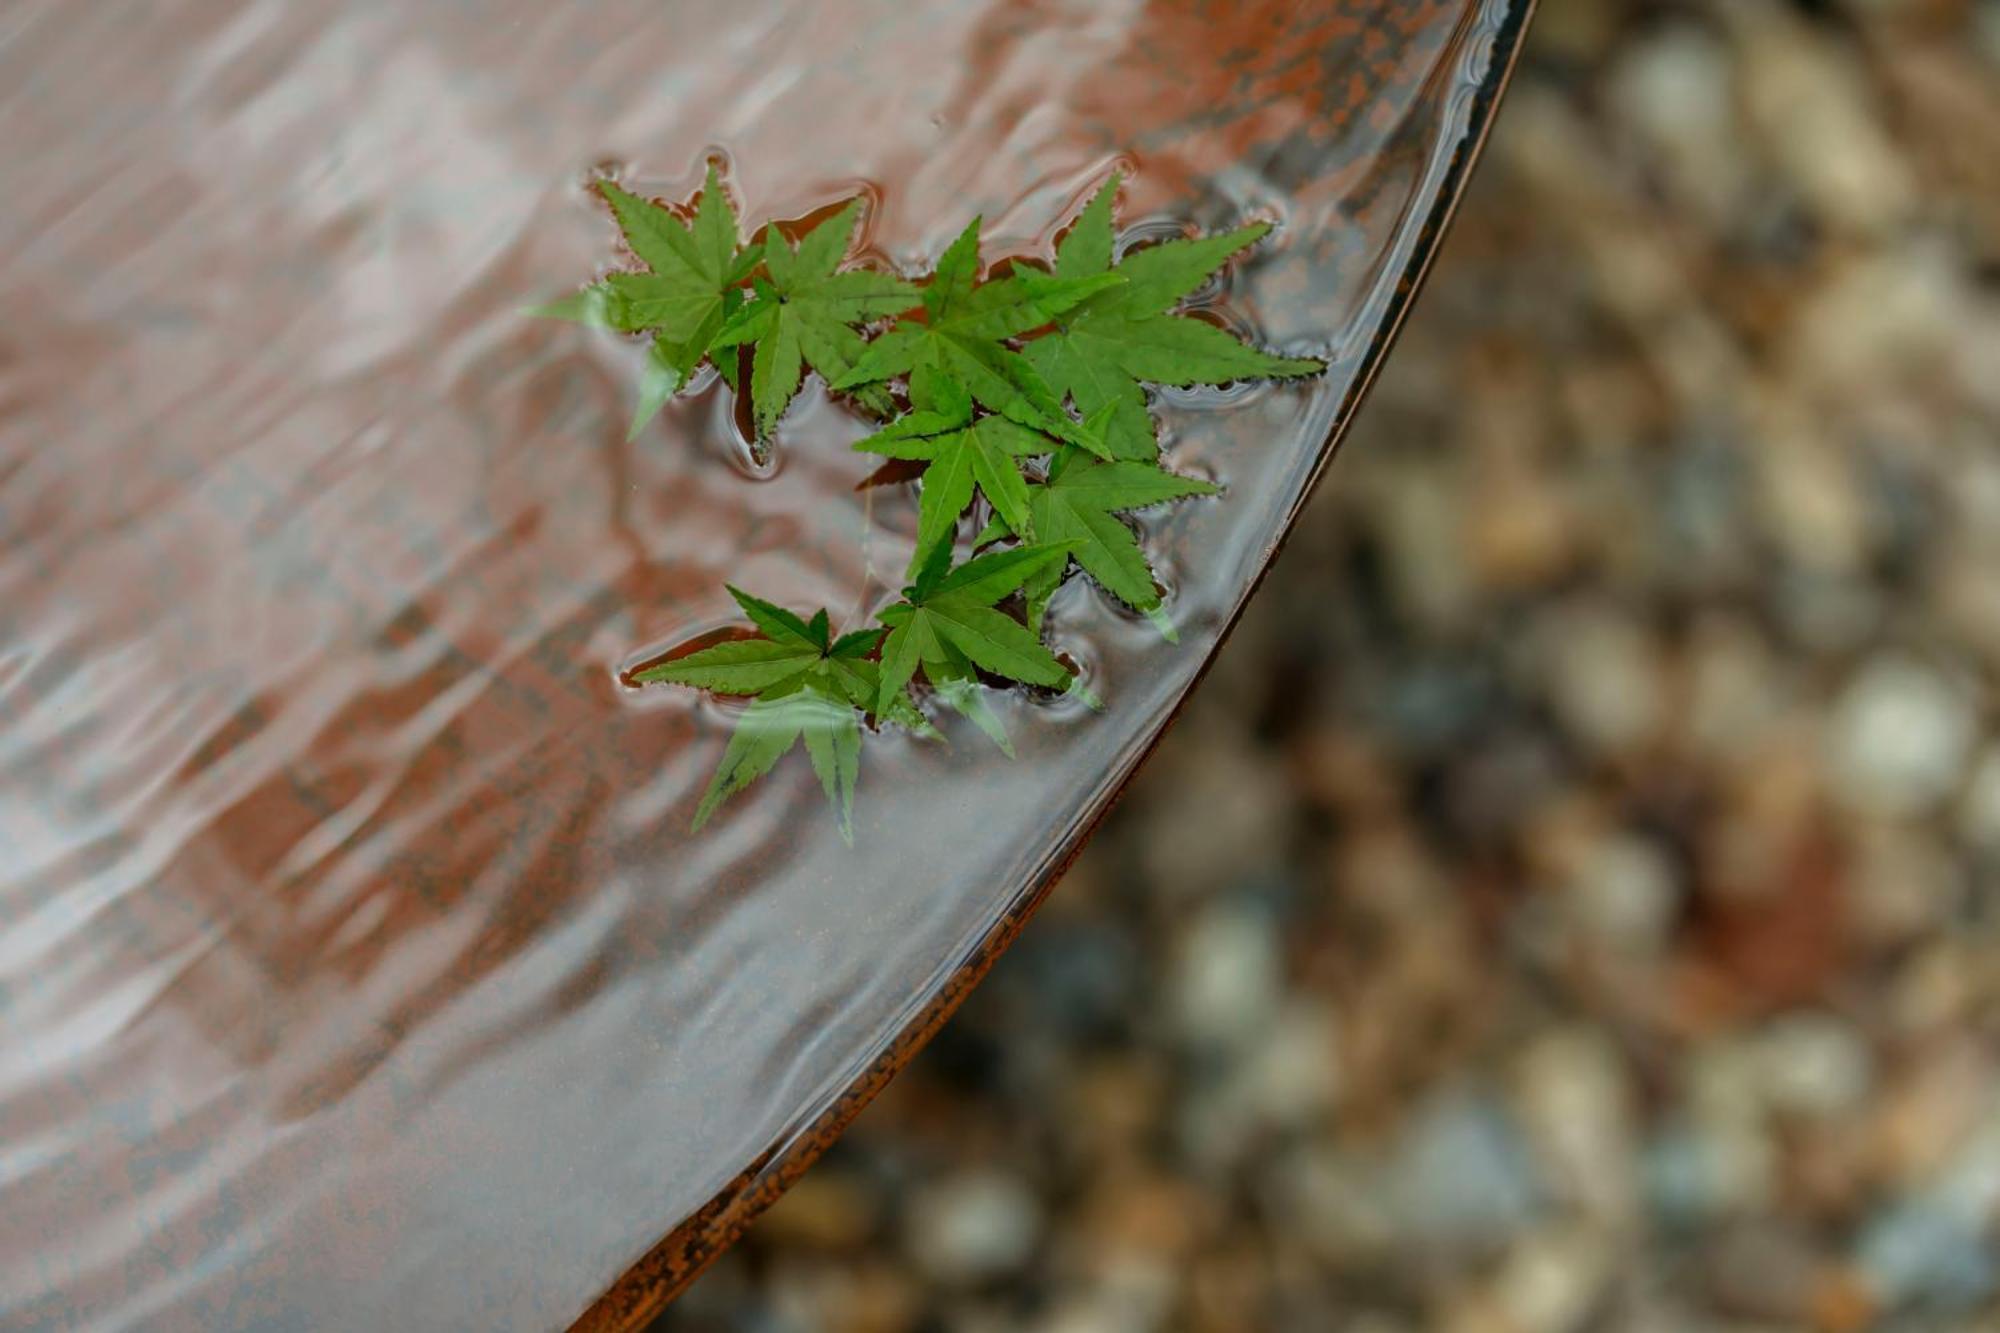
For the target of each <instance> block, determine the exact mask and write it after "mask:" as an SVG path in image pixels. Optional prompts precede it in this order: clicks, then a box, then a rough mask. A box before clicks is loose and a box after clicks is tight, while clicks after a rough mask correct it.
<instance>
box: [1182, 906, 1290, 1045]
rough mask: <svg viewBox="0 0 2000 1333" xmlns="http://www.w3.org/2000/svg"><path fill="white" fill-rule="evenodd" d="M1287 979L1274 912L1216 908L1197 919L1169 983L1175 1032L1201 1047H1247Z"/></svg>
mask: <svg viewBox="0 0 2000 1333" xmlns="http://www.w3.org/2000/svg"><path fill="white" fill-rule="evenodd" d="M1282 981H1283V975H1282V972H1281V960H1280V957H1279V951H1278V931H1277V923H1276V922H1275V921H1274V920H1273V919H1272V916H1271V914H1270V912H1268V911H1267V910H1265V909H1264V908H1262V907H1259V906H1256V905H1252V904H1245V903H1238V902H1218V903H1215V904H1212V905H1211V906H1209V907H1206V908H1203V909H1202V910H1201V912H1200V913H1199V914H1198V915H1197V916H1196V918H1195V920H1194V923H1193V925H1192V926H1191V927H1190V929H1189V930H1188V933H1187V936H1186V938H1185V941H1184V943H1183V944H1182V946H1181V950H1180V955H1179V957H1178V958H1177V959H1176V960H1175V963H1174V968H1173V972H1172V974H1171V977H1170V980H1169V981H1168V995H1169V998H1170V1010H1171V1013H1172V1016H1173V1019H1174V1025H1175V1028H1176V1030H1177V1031H1179V1032H1180V1034H1181V1035H1182V1036H1183V1037H1184V1038H1185V1039H1186V1040H1187V1041H1189V1042H1191V1043H1193V1044H1195V1045H1197V1046H1210V1047H1225V1048H1227V1047H1236V1046H1241V1045H1245V1044H1247V1043H1248V1042H1249V1041H1251V1040H1252V1039H1253V1038H1255V1037H1256V1036H1257V1035H1258V1033H1259V1032H1260V1031H1261V1029H1262V1028H1263V1027H1264V1025H1265V1024H1266V1023H1268V1022H1269V1021H1270V1020H1271V1018H1272V1016H1273V1015H1274V1014H1275V1012H1276V1010H1277V1007H1278V996H1279V989H1280V985H1281V983H1282Z"/></svg>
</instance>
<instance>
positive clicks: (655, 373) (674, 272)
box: [585, 162, 762, 436]
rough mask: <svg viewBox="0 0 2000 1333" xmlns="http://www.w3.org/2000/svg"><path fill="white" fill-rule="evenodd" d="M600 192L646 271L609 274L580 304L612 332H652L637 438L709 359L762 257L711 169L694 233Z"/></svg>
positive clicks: (661, 212) (617, 194) (652, 208)
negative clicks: (746, 239) (746, 242)
mask: <svg viewBox="0 0 2000 1333" xmlns="http://www.w3.org/2000/svg"><path fill="white" fill-rule="evenodd" d="M597 188H598V192H599V193H600V194H602V195H603V196H604V199H605V202H606V203H608V204H610V205H611V211H612V214H613V215H614V216H615V217H616V218H617V219H618V227H619V230H621V231H622V232H624V234H625V242H626V244H627V245H629V246H631V247H632V253H633V254H635V255H637V256H638V257H639V258H640V259H641V260H642V261H644V263H645V265H646V267H647V269H648V270H650V271H649V272H645V273H613V274H612V275H610V276H609V277H607V278H606V279H605V280H604V281H603V282H601V283H599V284H597V286H595V287H593V288H590V289H588V292H589V294H588V295H587V296H586V298H585V299H586V301H594V302H595V303H596V309H595V313H596V314H598V315H599V316H600V317H601V318H602V319H603V320H604V321H605V322H607V323H609V324H610V325H611V326H612V327H613V328H617V329H621V330H623V331H625V332H628V333H636V332H645V331H648V330H651V331H653V345H652V349H651V352H650V354H649V355H648V356H647V358H646V373H645V378H644V379H643V380H642V381H641V384H640V391H639V405H638V408H637V410H636V411H635V412H634V413H633V416H632V426H631V430H630V432H629V435H630V436H636V435H637V434H638V433H639V431H640V429H641V428H642V427H643V426H644V425H645V424H646V423H647V422H648V421H650V420H651V419H652V418H653V415H654V414H655V413H657V412H658V411H659V410H660V408H661V406H662V405H664V404H665V403H666V401H667V400H668V399H669V398H671V397H673V396H674V394H675V393H677V392H679V391H680V388H681V386H682V385H683V384H685V383H686V382H687V380H688V377H689V376H690V375H692V374H693V373H694V369H695V367H696V366H698V365H700V364H701V361H702V358H703V357H705V356H707V355H708V354H709V351H710V349H711V346H712V344H713V342H714V339H715V335H716V334H717V333H718V332H720V331H721V329H722V325H723V321H724V320H726V319H727V318H728V316H729V315H730V314H731V313H732V312H733V311H734V310H735V309H736V307H737V306H738V305H739V304H741V302H742V299H743V293H742V290H741V283H742V282H743V280H744V278H745V277H746V276H748V274H749V272H750V270H751V269H752V268H754V267H756V265H757V262H758V260H759V258H760V257H761V254H762V252H761V250H760V249H759V248H758V247H755V246H752V247H750V248H748V249H745V248H744V247H743V246H742V244H741V238H740V235H739V228H738V225H737V220H736V211H735V209H734V208H733V207H732V206H731V204H730V202H729V196H728V194H727V193H726V192H724V190H723V188H722V182H721V179H720V178H719V177H718V175H717V174H716V170H715V164H714V163H713V162H711V163H709V166H708V177H707V179H706V180H705V181H704V182H703V184H702V189H701V199H700V201H699V203H698V204H697V205H696V207H695V213H694V222H693V225H692V226H689V225H688V224H687V223H685V222H682V221H681V220H680V219H679V218H678V217H676V216H674V214H673V213H672V212H670V211H669V210H668V209H666V208H664V207H662V206H661V205H659V204H656V203H653V202H652V201H650V200H646V199H641V198H640V197H639V196H638V195H635V194H632V193H630V192H629V191H627V190H624V189H621V188H620V187H619V186H618V185H617V184H615V183H614V182H612V181H608V180H607V181H599V182H598V186H597Z"/></svg>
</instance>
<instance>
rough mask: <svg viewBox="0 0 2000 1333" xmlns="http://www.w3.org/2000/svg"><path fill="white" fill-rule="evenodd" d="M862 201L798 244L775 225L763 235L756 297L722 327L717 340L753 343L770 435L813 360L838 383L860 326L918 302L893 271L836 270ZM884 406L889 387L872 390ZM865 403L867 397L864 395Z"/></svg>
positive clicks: (761, 409)
mask: <svg viewBox="0 0 2000 1333" xmlns="http://www.w3.org/2000/svg"><path fill="white" fill-rule="evenodd" d="M860 207H861V201H860V200H858V199H857V200H854V201H852V202H850V203H849V204H848V205H847V207H845V208H843V209H841V210H840V211H839V212H838V213H835V214H834V215H833V216H832V217H830V218H827V219H826V220H825V221H823V222H821V223H820V224H819V225H818V226H816V227H814V228H813V229H812V230H811V231H809V232H807V233H806V234H805V235H804V236H803V237H801V238H800V240H799V242H798V244H797V245H796V246H795V245H793V244H792V243H790V242H789V241H787V240H786V239H785V238H784V237H783V236H781V235H779V234H778V233H777V232H776V231H775V230H771V231H767V232H766V233H765V236H764V251H763V261H764V271H765V272H766V273H767V274H769V280H768V281H759V282H758V283H757V284H756V296H755V299H753V300H751V301H748V302H745V303H744V304H743V306H742V307H741V308H739V309H738V310H737V311H736V312H735V313H734V314H733V315H731V316H730V317H729V318H728V319H727V320H726V321H725V322H724V323H723V324H722V325H721V326H720V328H719V329H718V331H717V333H716V335H715V339H714V341H713V343H712V344H711V347H712V349H713V350H715V351H721V350H723V349H725V348H730V347H740V346H752V347H754V349H755V350H754V352H753V354H752V356H751V362H750V401H751V406H752V407H753V408H754V409H755V412H756V418H757V433H758V435H759V436H768V435H769V434H770V433H771V432H772V431H773V430H774V429H775V428H776V427H777V424H778V418H779V417H781V416H783V415H784V412H785V409H786V408H787V407H788V406H790V405H791V401H792V399H793V397H794V396H795V395H796V394H797V393H798V390H799V382H800V379H801V377H802V376H803V374H804V371H805V368H806V367H807V366H810V367H812V369H814V370H815V371H818V372H819V374H820V375H821V376H822V377H823V378H824V379H825V380H826V381H827V382H828V383H829V384H832V385H835V386H836V387H845V386H843V385H842V383H841V382H842V380H843V377H845V376H846V375H847V374H848V373H849V372H850V371H851V370H852V369H853V368H854V366H855V364H856V363H857V362H858V361H860V360H861V359H862V356H863V354H864V353H865V352H866V350H867V347H868V344H867V342H866V341H865V340H864V339H863V338H862V336H861V334H860V333H859V332H858V331H857V330H858V329H859V327H860V326H862V325H865V324H867V323H868V322H869V321H871V320H875V319H880V318H882V317H883V316H885V315H893V314H897V313H899V312H901V311H904V310H908V309H909V308H910V307H911V306H913V305H915V304H916V303H917V289H916V288H915V287H914V286H912V285H911V284H910V283H907V282H905V281H903V279H901V278H899V277H896V276H895V275H894V274H891V273H877V272H875V271H873V270H871V269H849V270H847V271H846V272H839V271H837V270H838V268H839V265H840V262H841V261H842V260H843V259H845V258H846V257H847V247H848V243H849V242H850V241H851V240H852V239H853V237H854V224H855V221H856V220H857V218H858V217H859V214H860ZM870 397H871V398H872V399H873V402H872V403H870V405H871V406H873V407H874V408H876V409H877V410H885V409H886V408H887V407H888V406H889V400H888V398H887V395H886V394H882V393H880V392H877V393H876V394H873V395H870ZM863 401H864V402H867V401H868V399H864V400H863Z"/></svg>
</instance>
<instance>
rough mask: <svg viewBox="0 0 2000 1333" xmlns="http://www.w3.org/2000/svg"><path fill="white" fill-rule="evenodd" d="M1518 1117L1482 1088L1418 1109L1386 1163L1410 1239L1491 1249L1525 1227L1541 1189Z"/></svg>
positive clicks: (1396, 1209)
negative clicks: (1517, 1122) (1484, 1095)
mask: <svg viewBox="0 0 2000 1333" xmlns="http://www.w3.org/2000/svg"><path fill="white" fill-rule="evenodd" d="M1531 1161H1532V1157H1531V1155H1530V1153H1529V1152H1528V1150H1527V1144H1526V1143H1525V1142H1523V1140H1522V1138H1521V1135H1520V1132H1519V1131H1518V1130H1517V1129H1516V1127H1515V1125H1514V1123H1513V1121H1512V1119H1511V1118H1510V1117H1509V1116H1508V1115H1507V1114H1506V1112H1505V1111H1503V1110H1502V1109H1501V1108H1500V1107H1499V1106H1498V1105H1497V1104H1495V1103H1494V1102H1493V1101H1491V1100H1489V1099H1488V1098H1486V1097H1483V1096H1480V1095H1478V1094H1474V1093H1449V1094H1445V1095H1443V1096H1440V1097H1439V1098H1437V1099H1435V1100H1433V1101H1432V1102H1431V1103H1430V1104H1429V1105H1428V1106H1425V1107H1423V1108H1421V1109H1419V1110H1417V1111H1416V1112H1415V1113H1414V1116H1413V1119H1412V1122H1411V1124H1410V1127H1409V1128H1408V1129H1407V1130H1406V1131H1405V1133H1404V1135H1403V1137H1402V1140H1401V1142H1400V1143H1399V1145H1398V1146H1397V1148H1396V1151H1395V1152H1394V1154H1393V1155H1392V1156H1391V1157H1390V1159H1389V1161H1388V1163H1387V1164H1386V1177H1385V1179H1384V1181H1383V1188H1384V1189H1385V1190H1386V1192H1387V1198H1388V1200H1389V1207H1390V1209H1391V1213H1392V1216H1394V1218H1395V1219H1396V1224H1397V1227H1398V1229H1399V1231H1400V1232H1401V1234H1402V1236H1403V1237H1404V1238H1405V1240H1406V1241H1407V1243H1409V1244H1412V1245H1417V1246H1420V1247H1424V1248H1430V1249H1437V1250H1442V1251H1445V1252H1451V1251H1459V1250H1468V1249H1469V1250H1475V1251H1476V1250H1482V1249H1490V1248H1493V1247H1496V1246H1498V1245H1500V1244H1501V1243H1503V1242H1505V1241H1506V1240H1507V1239H1508V1238H1510V1237H1511V1236H1513V1235H1514V1233H1515V1232H1517V1231H1519V1230H1521V1229H1522V1228H1523V1227H1525V1226H1526V1225H1527V1224H1528V1222H1529V1221H1530V1220H1531V1219H1532V1218H1533V1216H1534V1215H1535V1212H1536V1209H1537V1204H1538V1201H1539V1198H1540V1195H1541V1187H1540V1184H1539V1182H1538V1181H1537V1180H1536V1178H1535V1176H1534V1174H1533V1171H1532V1168H1531V1166H1530V1162H1531Z"/></svg>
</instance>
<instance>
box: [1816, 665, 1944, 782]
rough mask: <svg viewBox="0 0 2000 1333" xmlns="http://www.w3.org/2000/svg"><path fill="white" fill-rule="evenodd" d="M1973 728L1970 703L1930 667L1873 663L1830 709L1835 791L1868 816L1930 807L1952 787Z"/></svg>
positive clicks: (1829, 740) (1863, 670) (1830, 741)
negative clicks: (1831, 713)
mask: <svg viewBox="0 0 2000 1333" xmlns="http://www.w3.org/2000/svg"><path fill="white" fill-rule="evenodd" d="M1977 725H1978V724H1977V717H1976V715H1975V713H1974V711H1973V706H1972V702H1971V700H1970V699H1968V698H1967V697H1966V695H1965V693H1964V691H1963V690H1961V689H1959V688H1957V687H1955V686H1954V685H1953V684H1952V683H1951V682H1950V681H1948V680H1947V679H1946V678H1945V677H1944V676H1943V675H1942V674H1941V673H1940V672H1938V671H1937V670H1936V669H1935V668H1932V667H1929V666H1926V665H1924V664H1922V663H1919V662H1916V661H1913V660H1911V659H1909V658H1905V657H1897V656H1886V655H1885V656H1879V657H1876V658H1873V659H1871V660H1870V661H1869V662H1867V663H1866V664H1865V665H1864V666H1863V667H1862V668H1861V669H1860V670H1859V671H1858V672H1857V673H1856V674H1855V675H1854V677H1853V679H1852V680H1850V681H1849V683H1848V685H1847V688H1846V689H1845V690H1844V691H1843V692H1842V694H1841V696H1840V698H1839V699H1838V701H1837V702H1836V703H1835V704H1834V710H1833V716H1832V720H1831V727H1830V730H1829V735H1828V738H1827V750H1828V761H1829V763H1830V764H1831V766H1832V772H1833V777H1834V780H1835V784H1836V790H1837V791H1838V792H1839V794H1840V795H1842V796H1843V797H1844V798H1845V799H1846V800H1847V801H1848V803H1849V804H1850V805H1852V806H1853V807H1855V808H1856V809H1859V810H1863V811H1867V812H1869V813H1873V814H1880V815H1884V816H1889V817H1898V816H1912V815H1919V814H1923V813H1925V812H1927V811H1929V810H1931V809H1934V808H1935V807H1936V806H1937V805H1938V804H1939V803H1940V802H1942V801H1943V800H1944V799H1945V797H1947V796H1948V795H1950V794H1951V792H1952V790H1953V788H1954V787H1955V786H1956V785H1957V783H1958V779H1959V775H1960V773H1961V772H1962V770H1963V769H1964V767H1965V764H1966V760H1967V758H1968V756H1969V755H1970V753H1971V750H1972V747H1973V745H1974V743H1975V742H1976V741H1977V740H1978V730H1977Z"/></svg>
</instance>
